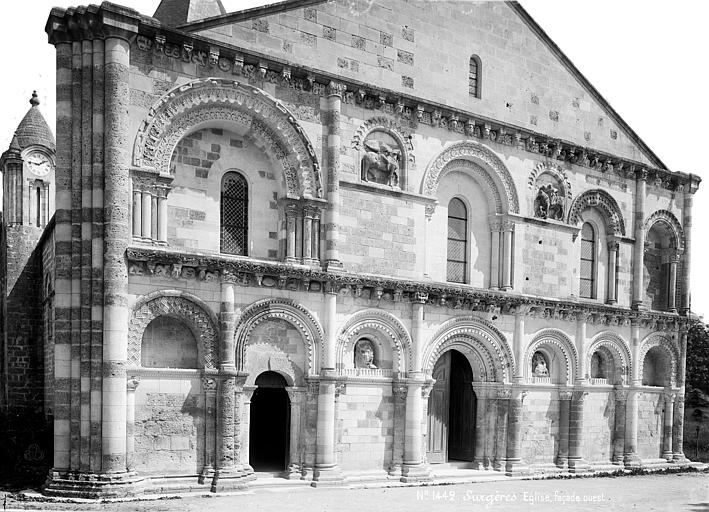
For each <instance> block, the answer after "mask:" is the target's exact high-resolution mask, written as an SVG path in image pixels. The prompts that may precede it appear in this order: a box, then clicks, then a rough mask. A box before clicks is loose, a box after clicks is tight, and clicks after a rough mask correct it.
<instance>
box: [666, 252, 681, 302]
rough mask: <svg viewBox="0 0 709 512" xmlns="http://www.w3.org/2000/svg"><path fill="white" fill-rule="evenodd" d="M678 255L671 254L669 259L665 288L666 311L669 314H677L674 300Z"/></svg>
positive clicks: (675, 295)
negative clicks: (668, 271)
mask: <svg viewBox="0 0 709 512" xmlns="http://www.w3.org/2000/svg"><path fill="white" fill-rule="evenodd" d="M678 260H679V255H676V254H673V255H671V259H670V275H669V279H668V286H667V310H668V311H669V312H670V313H676V312H677V305H676V303H675V298H676V297H677V262H678Z"/></svg>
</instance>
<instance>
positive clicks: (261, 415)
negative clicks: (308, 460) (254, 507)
mask: <svg viewBox="0 0 709 512" xmlns="http://www.w3.org/2000/svg"><path fill="white" fill-rule="evenodd" d="M286 385H287V383H286V380H285V379H284V378H283V377H282V376H281V375H280V374H278V373H276V372H271V371H268V372H263V373H262V374H261V375H259V376H258V377H256V386H257V387H256V390H255V391H254V395H253V397H252V398H251V420H250V423H249V463H250V464H251V466H252V467H253V468H254V469H255V470H256V471H283V470H284V469H285V468H286V464H287V456H288V437H289V432H290V399H289V398H288V393H287V392H286V390H285V387H286Z"/></svg>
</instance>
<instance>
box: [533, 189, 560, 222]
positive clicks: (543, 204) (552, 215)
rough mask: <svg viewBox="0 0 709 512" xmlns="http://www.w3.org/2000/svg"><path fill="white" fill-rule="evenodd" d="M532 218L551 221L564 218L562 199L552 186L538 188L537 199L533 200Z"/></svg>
mask: <svg viewBox="0 0 709 512" xmlns="http://www.w3.org/2000/svg"><path fill="white" fill-rule="evenodd" d="M534 216H535V217H539V218H542V219H553V220H562V219H563V218H564V203H563V199H562V198H561V196H560V195H559V192H558V191H557V189H556V188H554V187H553V186H552V185H543V186H541V187H539V191H538V192H537V197H536V198H535V199H534Z"/></svg>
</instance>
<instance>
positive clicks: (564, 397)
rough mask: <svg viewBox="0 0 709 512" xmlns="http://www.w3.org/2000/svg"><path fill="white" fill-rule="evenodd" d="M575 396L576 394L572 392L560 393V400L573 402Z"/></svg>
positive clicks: (564, 391)
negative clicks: (572, 398)
mask: <svg viewBox="0 0 709 512" xmlns="http://www.w3.org/2000/svg"><path fill="white" fill-rule="evenodd" d="M573 394H574V393H573V391H571V390H563V391H559V400H571V397H572V396H573Z"/></svg>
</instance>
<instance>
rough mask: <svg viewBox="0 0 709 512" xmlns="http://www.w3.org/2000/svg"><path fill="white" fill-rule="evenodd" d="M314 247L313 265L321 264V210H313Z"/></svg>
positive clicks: (312, 254)
mask: <svg viewBox="0 0 709 512" xmlns="http://www.w3.org/2000/svg"><path fill="white" fill-rule="evenodd" d="M312 242H313V248H312V251H311V257H312V258H313V261H312V263H313V265H320V210H315V211H314V212H313V240H312Z"/></svg>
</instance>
